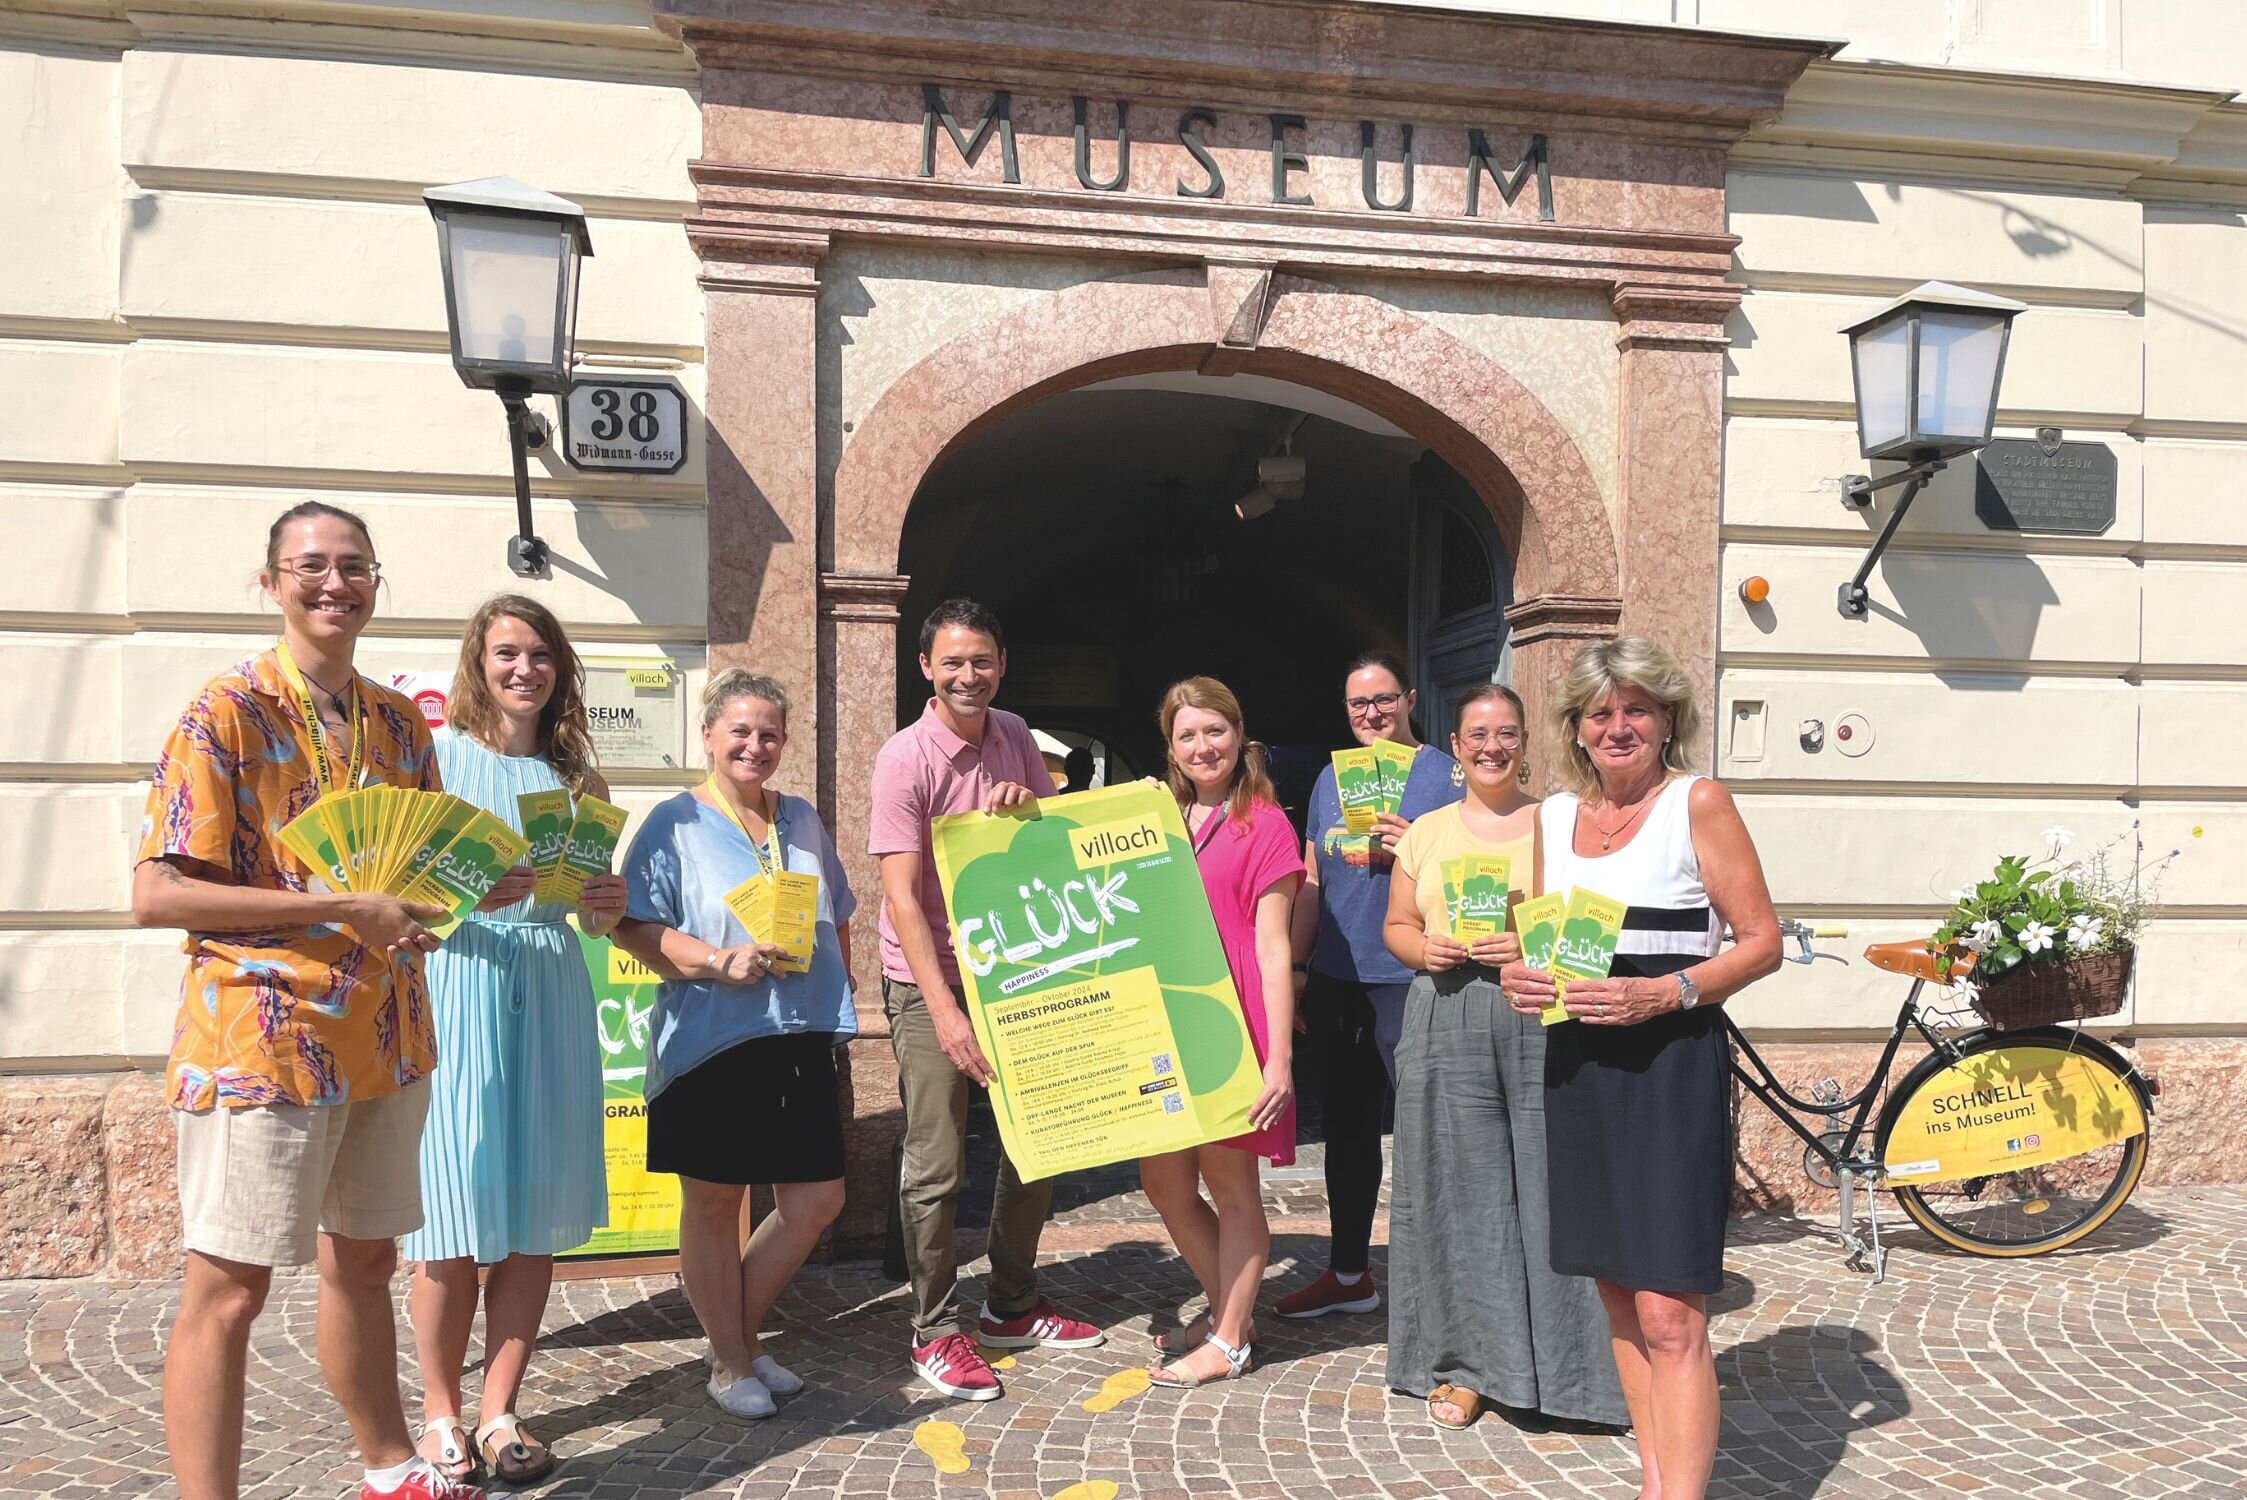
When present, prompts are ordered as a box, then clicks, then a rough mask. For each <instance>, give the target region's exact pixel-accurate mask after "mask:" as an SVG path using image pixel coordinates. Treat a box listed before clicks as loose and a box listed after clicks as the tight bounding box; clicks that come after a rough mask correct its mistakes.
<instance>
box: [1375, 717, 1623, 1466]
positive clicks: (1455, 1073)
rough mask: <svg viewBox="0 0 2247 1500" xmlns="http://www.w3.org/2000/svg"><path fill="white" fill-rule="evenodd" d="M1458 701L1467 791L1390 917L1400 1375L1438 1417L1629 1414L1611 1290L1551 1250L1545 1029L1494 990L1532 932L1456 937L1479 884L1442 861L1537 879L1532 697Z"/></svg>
mask: <svg viewBox="0 0 2247 1500" xmlns="http://www.w3.org/2000/svg"><path fill="white" fill-rule="evenodd" d="M1457 712H1458V719H1457V723H1456V724H1455V726H1454V728H1453V731H1452V736H1451V753H1452V755H1453V757H1454V758H1455V759H1457V760H1458V762H1459V764H1460V766H1461V767H1462V768H1463V769H1464V770H1465V772H1466V777H1467V796H1466V800H1464V801H1462V802H1455V803H1453V804H1451V805H1450V806H1448V807H1441V808H1438V809H1436V810H1435V811H1434V812H1431V813H1428V814H1425V815H1424V816H1422V817H1421V818H1420V819H1419V820H1418V821H1416V822H1415V823H1414V824H1413V825H1412V827H1411V829H1410V831H1409V832H1407V833H1406V834H1405V836H1404V838H1403V839H1402V840H1401V841H1400V842H1399V843H1398V844H1397V859H1396V868H1395V869H1394V871H1392V873H1391V874H1390V877H1389V914H1388V919H1387V921H1386V922H1385V923H1384V924H1383V929H1382V935H1383V936H1384V937H1385V938H1386V939H1387V941H1388V945H1389V951H1390V952H1391V953H1394V954H1395V955H1396V956H1397V959H1398V961H1399V962H1401V963H1402V964H1404V965H1405V966H1406V967H1407V968H1410V969H1414V970H1417V971H1418V973H1417V976H1416V977H1415V978H1414V979H1413V981H1412V988H1411V990H1410V991H1409V992H1408V993H1407V995H1406V997H1405V1003H1404V1033H1403V1036H1402V1037H1401V1038H1400V1039H1399V1041H1398V1043H1397V1125H1396V1143H1395V1153H1396V1165H1395V1177H1394V1180H1395V1189H1394V1196H1393V1201H1392V1203H1391V1205H1390V1209H1389V1384H1390V1386H1391V1387H1393V1388H1394V1389H1397V1390H1400V1391H1407V1392H1409V1393H1411V1394H1412V1395H1415V1396H1425V1397H1426V1398H1427V1401H1428V1417H1429V1420H1430V1421H1432V1422H1434V1423H1435V1424H1436V1425H1437V1426H1439V1427H1453V1428H1457V1427H1466V1426H1469V1425H1470V1424H1472V1423H1473V1422H1474V1420H1475V1419H1476V1418H1477V1417H1478V1416H1480V1415H1481V1414H1482V1411H1483V1408H1484V1407H1485V1406H1489V1405H1499V1406H1506V1407H1517V1408H1522V1409H1525V1410H1529V1411H1535V1412H1542V1413H1544V1414H1545V1415H1546V1416H1548V1417H1559V1418H1564V1419H1570V1420H1575V1421H1581V1422H1598V1423H1615V1424H1620V1423H1623V1422H1626V1421H1628V1420H1629V1412H1628V1410H1627V1408H1626V1407H1625V1406H1624V1404H1623V1390H1622V1386H1621V1385H1620V1384H1619V1383H1618V1382H1617V1380H1616V1376H1615V1361H1614V1357H1613V1355H1612V1354H1611V1353H1610V1351H1609V1349H1608V1343H1607V1315H1606V1312H1605V1311H1604V1310H1603V1309H1602V1307H1601V1305H1600V1300H1599V1293H1598V1291H1597V1289H1596V1288H1595V1287H1594V1286H1593V1284H1592V1282H1591V1281H1590V1280H1589V1279H1587V1278H1585V1277H1581V1276H1556V1275H1554V1274H1553V1271H1552V1268H1551V1265H1550V1263H1549V1259H1548V1257H1547V1254H1546V1244H1545V1242H1546V1217H1547V1208H1546V1194H1545V1037H1544V1028H1543V1027H1542V1025H1540V1024H1539V1022H1538V1019H1537V1017H1535V1016H1534V1015H1522V1014H1519V1013H1517V1012H1516V1011H1515V1010H1514V1009H1513V1007H1512V1006H1511V1005H1509V1004H1508V1003H1507V1001H1506V998H1505V996H1504V995H1503V994H1501V993H1500V991H1499V988H1498V967H1499V965H1501V964H1505V963H1510V962H1512V961H1514V960H1515V959H1518V958H1519V957H1521V940H1520V938H1519V937H1517V936H1516V935H1515V934H1514V933H1513V932H1512V931H1510V930H1501V931H1499V932H1498V933H1496V934H1495V935H1484V936H1479V937H1475V938H1474V939H1473V940H1472V942H1468V943H1462V942H1461V941H1460V940H1459V939H1458V938H1457V937H1456V936H1454V931H1455V925H1454V924H1455V920H1456V918H1457V917H1458V915H1459V912H1458V906H1459V904H1460V902H1461V900H1462V899H1463V898H1464V899H1465V900H1466V901H1467V903H1468V906H1469V915H1470V916H1472V915H1474V914H1476V901H1475V888H1474V887H1472V886H1470V887H1468V888H1467V890H1465V891H1462V890H1461V889H1460V888H1459V886H1458V884H1457V883H1456V882H1455V880H1447V879H1446V876H1445V870H1444V867H1445V865H1446V864H1448V863H1449V862H1451V861H1453V860H1456V859H1460V858H1462V857H1463V856H1466V855H1470V854H1472V855H1495V856H1498V857H1500V858H1503V859H1505V860H1507V861H1508V862H1509V864H1510V869H1509V871H1508V882H1507V883H1508V890H1507V896H1506V900H1507V902H1508V904H1511V903H1512V902H1515V901H1518V900H1520V899H1522V898H1523V897H1525V896H1527V895H1529V894H1531V893H1533V892H1534V891H1535V890H1536V889H1537V886H1538V880H1539V863H1538V857H1537V855H1538V850H1537V799H1536V798H1534V797H1532V796H1530V795H1529V790H1528V784H1529V764H1528V762H1527V760H1526V759H1525V758H1524V757H1523V755H1522V743H1523V714H1522V707H1521V699H1520V698H1518V697H1516V696H1515V695H1514V692H1513V689H1511V688H1507V687H1501V686H1500V685H1498V684H1497V683H1487V684H1484V685H1483V686H1481V687H1479V688H1476V689H1474V690H1472V691H1470V692H1469V693H1467V694H1466V696H1464V697H1463V698H1461V699H1460V700H1459V705H1458V710H1457ZM1454 874H1456V872H1454ZM1483 890H1484V891H1485V892H1493V891H1494V888H1493V887H1490V886H1487V885H1486V886H1484V887H1483ZM1485 899H1487V896H1486V898H1485ZM1485 915H1488V913H1485Z"/></svg>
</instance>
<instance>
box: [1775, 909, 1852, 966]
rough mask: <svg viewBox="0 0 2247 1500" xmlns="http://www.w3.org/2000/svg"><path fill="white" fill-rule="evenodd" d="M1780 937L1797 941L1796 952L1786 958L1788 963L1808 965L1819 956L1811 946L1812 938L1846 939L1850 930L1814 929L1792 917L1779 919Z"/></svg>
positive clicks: (1834, 928) (1840, 928)
mask: <svg viewBox="0 0 2247 1500" xmlns="http://www.w3.org/2000/svg"><path fill="white" fill-rule="evenodd" d="M1779 935H1780V936H1781V937H1788V938H1793V939H1794V941H1795V951H1794V952H1792V953H1790V954H1788V955H1787V956H1786V957H1787V961H1788V962H1789V963H1797V964H1806V963H1809V962H1811V961H1812V960H1814V959H1816V958H1817V956H1818V955H1817V952H1816V950H1814V949H1813V948H1812V947H1811V946H1810V940H1811V939H1812V938H1845V937H1847V936H1849V929H1848V928H1846V927H1832V926H1828V927H1814V926H1812V925H1811V924H1810V923H1808V922H1797V921H1795V920H1794V919H1793V918H1791V917H1781V918H1780V919H1779Z"/></svg>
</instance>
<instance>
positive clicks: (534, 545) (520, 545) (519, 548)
mask: <svg viewBox="0 0 2247 1500" xmlns="http://www.w3.org/2000/svg"><path fill="white" fill-rule="evenodd" d="M498 390H499V400H500V404H501V405H502V406H504V407H505V408H506V410H507V447H508V450H509V452H510V454H511V456H512V457H513V458H514V461H515V534H514V535H513V536H512V537H510V538H508V540H507V571H508V572H510V573H513V574H514V575H515V576H516V577H518V578H552V577H553V576H554V561H553V558H552V556H551V555H550V554H549V553H548V552H547V549H546V543H545V542H544V541H542V540H540V538H539V536H538V532H537V527H536V525H535V523H534V522H533V521H532V519H531V467H530V452H531V450H532V449H534V448H543V447H545V446H546V444H547V441H548V439H549V438H550V437H551V436H552V434H553V428H552V426H551V425H549V424H548V422H547V420H546V419H545V418H544V417H542V416H540V415H539V414H538V413H537V412H534V411H532V410H531V409H530V407H529V405H528V404H527V403H526V401H525V399H524V398H525V397H527V396H528V395H529V394H530V391H529V390H528V388H527V387H524V386H522V385H520V384H519V383H517V382H513V381H506V380H502V381H501V382H500V384H499V386H498Z"/></svg>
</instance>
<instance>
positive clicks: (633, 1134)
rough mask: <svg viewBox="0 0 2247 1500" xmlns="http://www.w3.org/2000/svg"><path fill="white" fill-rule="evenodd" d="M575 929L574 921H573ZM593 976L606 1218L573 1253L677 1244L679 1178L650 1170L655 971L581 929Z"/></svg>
mask: <svg viewBox="0 0 2247 1500" xmlns="http://www.w3.org/2000/svg"><path fill="white" fill-rule="evenodd" d="M571 926H572V928H573V929H574V928H575V926H576V924H575V923H574V922H573V923H572V924H571ZM577 942H578V947H579V949H580V950H581V951H582V952H583V953H584V955H585V970H586V973H587V974H588V975H590V976H591V977H592V980H593V1006H594V1017H595V1019H596V1022H597V1024H598V1025H599V1028H600V1039H601V1138H602V1143H603V1145H604V1147H605V1148H606V1149H605V1155H606V1156H607V1159H608V1178H609V1222H608V1227H607V1228H606V1229H596V1230H594V1231H593V1237H592V1238H591V1239H589V1240H587V1241H586V1242H585V1243H584V1244H582V1245H580V1246H578V1247H577V1248H576V1249H575V1250H571V1251H568V1252H567V1257H568V1258H573V1259H582V1258H590V1257H594V1256H603V1255H639V1254H645V1253H647V1252H650V1251H663V1250H676V1249H678V1248H679V1179H678V1178H676V1177H672V1176H669V1175H667V1174H655V1173H650V1172H649V1171H648V1169H647V1160H648V1107H647V1101H646V1100H645V1099H644V1098H643V1097H642V1096H641V1087H642V1085H643V1084H644V1083H645V1081H646V1078H647V1069H648V1046H649V1043H650V1040H651V1036H650V1029H649V1028H650V1025H651V1023H652V1022H653V1020H654V1017H655V987H656V982H657V981H656V975H655V971H654V970H653V969H651V968H649V967H648V966H647V965H646V964H643V963H641V962H640V961H639V960H638V959H636V958H634V957H633V956H632V955H631V954H629V953H627V952H625V951H624V950H623V949H622V948H619V947H617V946H615V945H614V944H612V943H611V942H610V941H609V940H608V939H607V938H593V937H587V936H586V935H585V934H584V933H583V932H579V933H578V935H577Z"/></svg>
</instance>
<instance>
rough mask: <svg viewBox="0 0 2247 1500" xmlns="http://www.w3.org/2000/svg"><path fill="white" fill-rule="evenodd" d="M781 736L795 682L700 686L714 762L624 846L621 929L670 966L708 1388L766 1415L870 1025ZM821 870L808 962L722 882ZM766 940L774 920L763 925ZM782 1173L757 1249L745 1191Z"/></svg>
mask: <svg viewBox="0 0 2247 1500" xmlns="http://www.w3.org/2000/svg"><path fill="white" fill-rule="evenodd" d="M787 746H788V694H787V692H786V690H785V689H783V688H782V687H781V686H780V684H779V683H777V682H775V681H773V680H772V679H771V678H769V677H760V676H757V675H755V674H753V673H750V672H746V671H743V670H741V669H740V668H734V669H731V670H728V671H725V672H721V673H720V674H718V676H716V677H715V678H713V679H712V680H711V683H710V686H709V687H708V688H707V689H706V690H705V691H704V692H703V695H702V748H703V752H704V754H705V755H707V756H708V758H709V762H710V776H709V779H708V780H707V781H705V782H704V783H703V784H702V785H701V786H698V787H696V788H695V789H694V790H693V791H691V792H681V793H680V794H679V795H678V796H676V797H673V798H671V799H670V800H669V801H667V802H665V803H663V804H662V805H661V806H659V807H657V808H656V809H655V811H654V812H652V813H650V814H649V815H648V819H647V821H646V823H644V824H643V825H642V826H641V828H640V832H639V835H638V837H636V838H635V839H634V840H633V841H632V848H631V851H630V852H629V853H628V854H627V855H626V856H625V860H624V877H625V880H626V881H627V882H628V884H629V886H630V896H629V898H628V901H627V904H626V908H625V920H624V921H623V923H622V924H621V925H619V927H618V928H617V932H616V941H617V942H618V943H620V944H622V945H623V946H624V947H625V948H626V949H627V950H628V951H630V952H631V953H633V954H634V955H636V956H637V957H639V958H640V959H641V960H643V961H644V962H646V963H647V964H648V966H649V967H650V968H653V969H654V970H655V971H656V972H657V973H658V974H660V975H662V976H663V984H662V986H661V987H660V988H659V989H658V990H657V992H656V1008H655V1038H654V1042H655V1045H654V1055H653V1056H652V1057H651V1058H650V1059H649V1061H648V1073H647V1096H648V1170H649V1171H651V1172H674V1173H677V1174H678V1177H679V1186H680V1190H681V1191H680V1196H681V1201H680V1212H679V1271H680V1276H681V1278H682V1279H683V1280H684V1281H685V1282H686V1288H687V1300H688V1302H690V1303H691V1304H693V1307H694V1312H695V1316H696V1317H697V1318H699V1319H700V1320H701V1322H702V1329H703V1332H704V1333H705V1334H706V1335H707V1336H708V1337H709V1339H710V1363H711V1372H710V1387H709V1389H710V1397H711V1399H712V1400H713V1401H715V1402H717V1404H718V1405H719V1406H720V1407H722V1408H724V1409H725V1410H726V1411H728V1412H730V1413H732V1414H733V1415H735V1416H738V1417H768V1416H771V1415H772V1413H773V1399H772V1398H773V1397H774V1396H776V1395H777V1396H786V1395H791V1394H793V1393H794V1392H796V1391H799V1390H801V1389H803V1382H802V1381H801V1380H799V1379H798V1378H797V1377H796V1376H795V1375H794V1374H793V1373H791V1372H790V1371H789V1370H788V1369H786V1368H785V1367H784V1366H782V1365H781V1364H780V1363H779V1362H778V1361H776V1360H774V1359H773V1357H772V1356H771V1355H769V1354H767V1353H765V1350H764V1345H763V1343H762V1342H761V1341H760V1339H759V1337H758V1334H759V1330H760V1327H761V1326H762V1324H763V1322H764V1319H765V1315H766V1314H767V1313H769V1312H770V1311H771V1310H772V1305H773V1302H774V1301H775V1300H776V1299H777V1298H778V1297H779V1296H780V1293H781V1289H782V1288H784V1287H785V1286H787V1284H788V1281H789V1278H791V1277H792V1276H794V1275H795V1274H796V1269H797V1267H799V1266H801V1265H802V1264H803V1262H804V1257H805V1256H807V1255H809V1254H810V1253H811V1248H812V1246H813V1245H814V1244H816V1243H817V1242H818V1240H819V1236H820V1234H821V1232H822V1231H824V1230H825V1229H826V1228H827V1226H828V1225H829V1224H830V1223H832V1222H833V1221H834V1218H835V1215H836V1214H838V1213H840V1212H841V1211H842V1206H843V1122H842V1109H841V1103H840V1099H839V1097H838V1090H837V1079H836V1072H835V1047H836V1044H837V1043H838V1042H840V1041H841V1040H843V1039H845V1038H847V1037H850V1036H852V1035H855V1034H856V1032H857V1030H858V1021H857V1013H856V1012H855V1011H854V1010H853V1009H852V1006H851V996H850V979H849V975H850V918H851V913H852V912H853V911H854V910H855V909H856V906H857V903H856V902H855V901H854V900H853V899H852V897H851V893H850V887H849V886H848V885H847V884H845V883H844V880H843V871H842V866H841V863H840V862H839V861H838V860H837V859H836V857H835V846H834V843H833V841H832V840H830V839H829V838H828V837H827V830H826V829H825V828H824V827H822V826H821V825H820V821H819V814H818V813H817V812H815V811H814V810H813V809H812V806H811V804H810V803H809V802H806V801H805V800H804V799H803V798H801V797H790V796H783V795H781V794H780V793H778V792H776V791H774V790H773V789H772V787H771V785H770V782H771V779H772V775H773V773H774V772H775V771H776V770H778V769H779V766H780V758H781V755H782V753H783V752H784V751H785V750H786V749H787ZM781 870H787V871H790V872H793V873H795V874H798V875H808V876H812V877H815V878H816V879H817V881H818V895H817V900H816V903H815V907H814V920H813V932H814V936H813V942H812V957H811V965H810V969H809V971H808V972H802V973H790V972H786V971H784V969H783V968H782V967H781V966H780V965H781V963H782V961H783V960H785V958H786V954H785V952H784V951H783V950H782V949H781V948H779V947H777V946H775V945H774V944H772V943H766V942H758V941H756V940H755V939H753V938H752V937H751V936H750V934H749V933H748V932H747V931H746V930H744V928H743V927H742V925H741V923H740V921H739V920H738V919H737V918H736V917H735V915H734V913H733V911H732V910H731V909H730V908H729V907H728V906H727V904H726V896H727V894H728V893H729V892H732V891H734V890H736V889H737V888H738V887H740V886H741V885H743V884H744V883H745V882H747V881H750V880H752V879H754V878H756V877H758V876H760V875H763V876H768V877H769V876H771V875H773V874H775V873H777V872H778V871H781ZM768 935H769V934H768ZM753 1180H754V1181H757V1182H768V1183H771V1184H772V1191H773V1211H772V1213H771V1214H769V1215H768V1216H767V1217H766V1218H765V1220H764V1222H762V1223H760V1224H759V1225H758V1226H757V1229H756V1232H755V1233H754V1234H752V1235H750V1237H749V1244H748V1248H747V1249H746V1250H744V1249H743V1248H742V1246H741V1241H740V1223H741V1201H742V1196H743V1194H744V1193H746V1192H747V1190H748V1187H749V1184H750V1183H751V1182H752V1181H753Z"/></svg>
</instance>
